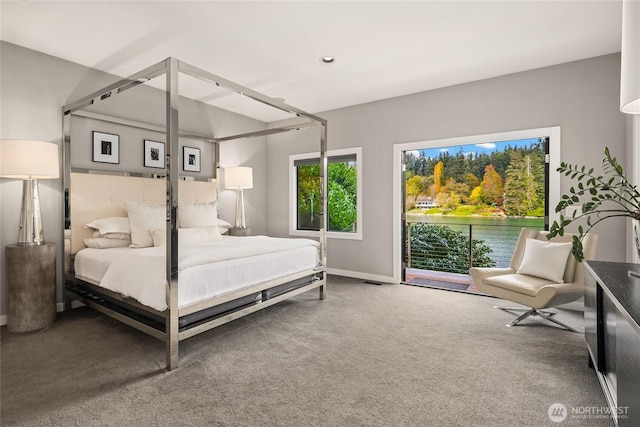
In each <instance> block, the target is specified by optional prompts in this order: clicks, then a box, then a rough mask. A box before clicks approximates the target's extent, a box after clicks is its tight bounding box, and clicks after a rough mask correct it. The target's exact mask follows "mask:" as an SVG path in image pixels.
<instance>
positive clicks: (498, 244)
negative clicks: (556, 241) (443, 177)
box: [407, 214, 544, 267]
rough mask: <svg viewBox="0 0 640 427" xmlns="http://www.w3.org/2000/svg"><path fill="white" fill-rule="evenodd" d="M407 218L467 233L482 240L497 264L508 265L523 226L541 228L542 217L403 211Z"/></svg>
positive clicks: (542, 225) (542, 228)
mask: <svg viewBox="0 0 640 427" xmlns="http://www.w3.org/2000/svg"><path fill="white" fill-rule="evenodd" d="M407 222H413V223H418V222H421V223H426V224H440V225H446V226H448V227H450V228H451V229H453V230H458V231H461V232H463V233H465V234H467V235H468V234H469V224H471V230H472V233H473V238H474V239H479V240H482V241H484V243H485V244H486V245H487V246H489V247H490V248H491V249H492V250H493V253H492V254H491V255H489V256H490V257H491V259H493V260H494V261H495V262H496V266H497V267H508V266H509V261H511V255H512V254H513V249H514V248H515V246H516V241H517V240H518V235H519V234H520V229H522V228H523V227H527V228H534V229H538V230H544V218H504V217H483V216H441V215H420V214H407Z"/></svg>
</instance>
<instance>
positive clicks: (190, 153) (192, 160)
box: [182, 147, 200, 172]
mask: <svg viewBox="0 0 640 427" xmlns="http://www.w3.org/2000/svg"><path fill="white" fill-rule="evenodd" d="M182 169H183V170H184V171H188V172H200V149H199V148H193V147H182Z"/></svg>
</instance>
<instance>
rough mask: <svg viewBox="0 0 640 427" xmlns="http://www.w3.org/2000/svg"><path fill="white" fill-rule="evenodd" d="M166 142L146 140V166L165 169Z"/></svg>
mask: <svg viewBox="0 0 640 427" xmlns="http://www.w3.org/2000/svg"><path fill="white" fill-rule="evenodd" d="M164 160H165V159H164V142H158V141H151V140H150V139H145V140H144V166H145V167H147V168H159V169H164Z"/></svg>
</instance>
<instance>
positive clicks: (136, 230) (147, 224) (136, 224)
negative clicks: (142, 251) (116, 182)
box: [124, 201, 167, 248]
mask: <svg viewBox="0 0 640 427" xmlns="http://www.w3.org/2000/svg"><path fill="white" fill-rule="evenodd" d="M124 206H125V209H126V210H127V214H128V215H129V225H130V226H131V247H132V248H148V247H151V246H153V239H152V238H151V234H150V233H149V230H151V229H152V228H164V227H165V224H166V222H167V221H166V208H165V205H149V204H146V203H137V202H128V201H126V202H124Z"/></svg>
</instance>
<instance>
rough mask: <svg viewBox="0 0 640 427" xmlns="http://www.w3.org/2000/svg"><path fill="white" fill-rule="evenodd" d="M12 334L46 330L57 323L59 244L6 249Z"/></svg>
mask: <svg viewBox="0 0 640 427" xmlns="http://www.w3.org/2000/svg"><path fill="white" fill-rule="evenodd" d="M5 253H6V262H7V264H6V266H7V281H8V291H9V296H8V305H9V312H8V313H7V329H8V330H9V332H29V331H35V330H38V329H43V328H46V327H47V326H50V325H51V324H53V322H54V321H55V319H56V244H55V243H45V244H43V245H38V246H17V245H10V246H6V247H5Z"/></svg>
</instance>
